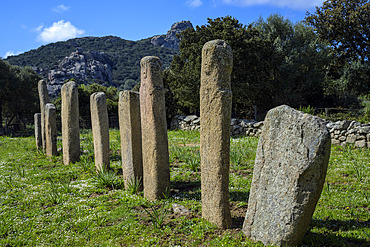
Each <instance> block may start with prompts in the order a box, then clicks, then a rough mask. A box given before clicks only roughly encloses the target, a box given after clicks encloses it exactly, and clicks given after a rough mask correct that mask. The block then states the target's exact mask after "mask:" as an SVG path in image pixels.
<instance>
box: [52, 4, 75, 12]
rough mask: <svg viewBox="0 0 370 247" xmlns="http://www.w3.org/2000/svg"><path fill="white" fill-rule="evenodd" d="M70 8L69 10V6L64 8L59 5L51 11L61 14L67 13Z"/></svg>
mask: <svg viewBox="0 0 370 247" xmlns="http://www.w3.org/2000/svg"><path fill="white" fill-rule="evenodd" d="M70 8H71V7H70V6H65V5H64V4H61V5H58V6H56V7H55V8H53V11H54V12H57V13H62V12H65V11H68V10H69V9H70Z"/></svg>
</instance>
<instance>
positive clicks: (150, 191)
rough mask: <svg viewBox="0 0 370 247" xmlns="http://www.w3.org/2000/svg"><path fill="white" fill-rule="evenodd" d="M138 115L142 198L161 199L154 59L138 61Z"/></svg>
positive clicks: (160, 117) (160, 91)
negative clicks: (140, 139) (139, 79)
mask: <svg viewBox="0 0 370 247" xmlns="http://www.w3.org/2000/svg"><path fill="white" fill-rule="evenodd" d="M140 64H141V86H140V113H141V133H142V146H143V149H142V153H143V173H144V196H145V197H146V198H148V199H149V200H155V199H159V198H162V197H163V196H164V194H165V193H166V192H167V191H168V189H169V186H170V164H169V163H170V162H169V154H168V139H167V123H166V108H165V98H164V93H165V92H164V88H163V79H162V70H161V69H162V65H161V62H160V60H159V58H158V57H152V56H148V57H144V58H143V59H141V62H140Z"/></svg>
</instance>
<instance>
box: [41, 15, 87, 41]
mask: <svg viewBox="0 0 370 247" xmlns="http://www.w3.org/2000/svg"><path fill="white" fill-rule="evenodd" d="M36 30H38V31H39V32H40V31H41V33H40V34H39V36H38V38H37V39H38V40H39V41H41V42H56V41H63V40H67V39H72V38H76V37H77V36H79V35H82V34H84V33H85V31H84V30H81V29H78V28H77V27H75V26H73V25H72V24H71V23H70V22H69V21H67V22H65V21H64V20H61V21H58V22H54V23H53V25H52V26H51V27H44V26H43V25H41V26H39V27H38V28H36Z"/></svg>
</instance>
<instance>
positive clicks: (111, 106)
mask: <svg viewBox="0 0 370 247" xmlns="http://www.w3.org/2000/svg"><path fill="white" fill-rule="evenodd" d="M97 92H103V93H105V95H106V97H107V110H108V115H110V116H117V115H118V97H119V95H118V90H117V89H116V88H115V87H105V86H102V85H100V84H96V83H94V84H91V85H85V84H82V85H80V86H79V87H78V103H79V113H80V116H81V117H90V114H91V113H90V96H91V94H93V93H97ZM54 102H55V107H56V108H57V110H58V111H57V112H60V110H61V106H62V101H61V97H60V95H59V96H58V97H57V98H56V99H55V101H54Z"/></svg>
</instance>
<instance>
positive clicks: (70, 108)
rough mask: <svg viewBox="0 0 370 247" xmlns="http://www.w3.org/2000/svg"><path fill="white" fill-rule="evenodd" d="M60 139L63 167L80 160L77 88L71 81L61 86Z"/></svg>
mask: <svg viewBox="0 0 370 247" xmlns="http://www.w3.org/2000/svg"><path fill="white" fill-rule="evenodd" d="M61 96H62V139H63V162H64V164H65V165H68V164H70V163H75V162H77V161H79V160H80V128H79V111H78V88H77V84H76V83H75V82H73V81H70V82H67V83H65V84H64V85H63V86H62V90H61Z"/></svg>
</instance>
